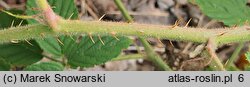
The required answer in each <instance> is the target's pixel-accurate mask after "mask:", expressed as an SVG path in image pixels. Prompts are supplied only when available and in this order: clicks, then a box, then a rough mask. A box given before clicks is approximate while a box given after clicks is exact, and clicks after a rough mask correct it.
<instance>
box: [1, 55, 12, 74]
mask: <svg viewBox="0 0 250 87" xmlns="http://www.w3.org/2000/svg"><path fill="white" fill-rule="evenodd" d="M9 70H10V64H9V63H8V62H6V61H5V60H4V59H3V58H1V57H0V71H9Z"/></svg>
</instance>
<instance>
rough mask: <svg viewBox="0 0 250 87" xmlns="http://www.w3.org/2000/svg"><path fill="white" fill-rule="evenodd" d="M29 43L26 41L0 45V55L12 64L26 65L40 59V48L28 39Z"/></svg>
mask: <svg viewBox="0 0 250 87" xmlns="http://www.w3.org/2000/svg"><path fill="white" fill-rule="evenodd" d="M30 43H31V44H32V45H30V44H28V43H27V42H19V43H10V44H2V45H0V49H4V50H0V57H2V58H3V59H5V61H7V62H9V63H10V64H12V65H14V66H27V65H30V64H33V63H36V62H38V61H40V60H41V59H42V57H43V56H42V55H41V53H42V50H41V49H40V47H39V46H38V45H37V44H36V43H35V42H34V41H30Z"/></svg>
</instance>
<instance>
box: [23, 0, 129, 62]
mask: <svg viewBox="0 0 250 87" xmlns="http://www.w3.org/2000/svg"><path fill="white" fill-rule="evenodd" d="M48 1H49V3H50V5H51V6H52V7H53V10H54V11H55V13H57V14H58V15H60V16H62V17H63V18H66V19H67V18H69V17H70V15H72V14H73V16H72V17H71V19H76V18H78V11H77V8H76V6H75V4H74V0H48ZM26 7H27V11H26V12H27V14H29V15H34V14H37V13H38V12H37V11H34V10H32V8H36V7H37V6H36V4H35V0H28V2H27V6H26ZM29 23H34V20H33V21H29ZM93 38H94V40H95V41H96V43H95V44H94V43H93V42H92V41H91V39H90V38H89V37H88V36H80V37H79V36H72V37H70V36H61V37H59V38H58V39H56V38H55V37H50V38H46V39H45V40H36V41H37V42H38V43H39V45H40V46H41V48H42V49H43V50H44V51H45V52H47V53H50V54H52V55H53V57H54V58H62V57H66V58H67V60H68V64H70V65H71V66H72V67H78V66H80V67H91V66H94V65H98V64H102V63H105V62H107V61H109V60H111V59H112V58H115V57H117V56H118V55H119V54H120V52H121V50H122V49H123V48H127V47H128V45H129V44H130V43H131V40H130V39H128V38H127V37H118V38H119V39H120V40H119V41H118V40H116V39H115V38H114V37H112V36H104V37H101V38H102V40H103V41H104V43H105V45H102V43H101V41H100V40H99V38H98V36H93ZM60 42H61V43H60Z"/></svg>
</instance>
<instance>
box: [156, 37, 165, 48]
mask: <svg viewBox="0 0 250 87" xmlns="http://www.w3.org/2000/svg"><path fill="white" fill-rule="evenodd" d="M157 40H158V42H159V43H160V44H161V46H162V47H163V46H164V44H163V43H162V41H161V40H160V38H157Z"/></svg>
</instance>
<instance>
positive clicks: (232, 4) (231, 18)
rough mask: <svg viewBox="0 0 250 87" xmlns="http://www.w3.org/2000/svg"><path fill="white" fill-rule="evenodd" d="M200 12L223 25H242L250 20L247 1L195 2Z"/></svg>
mask: <svg viewBox="0 0 250 87" xmlns="http://www.w3.org/2000/svg"><path fill="white" fill-rule="evenodd" d="M196 3H197V4H198V5H199V7H200V9H201V10H202V12H204V13H205V14H206V15H207V16H209V17H211V18H213V19H216V20H219V21H222V22H223V23H224V24H225V25H229V26H233V25H235V24H237V25H242V24H244V23H245V22H248V21H249V20H250V9H249V7H248V6H247V5H246V3H247V0H196Z"/></svg>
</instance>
